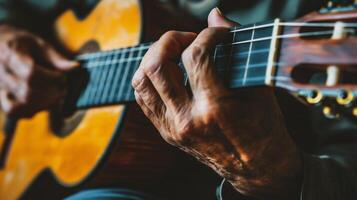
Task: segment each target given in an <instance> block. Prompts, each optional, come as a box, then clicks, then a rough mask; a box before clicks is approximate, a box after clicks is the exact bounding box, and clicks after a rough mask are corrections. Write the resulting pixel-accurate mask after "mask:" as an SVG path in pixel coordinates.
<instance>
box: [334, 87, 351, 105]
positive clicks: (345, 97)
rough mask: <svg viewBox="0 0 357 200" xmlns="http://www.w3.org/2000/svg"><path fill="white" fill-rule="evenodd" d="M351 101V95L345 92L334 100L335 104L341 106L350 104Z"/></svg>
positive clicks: (349, 92)
mask: <svg viewBox="0 0 357 200" xmlns="http://www.w3.org/2000/svg"><path fill="white" fill-rule="evenodd" d="M353 100H354V96H353V93H352V92H351V91H345V90H343V91H341V92H340V93H339V94H338V96H337V98H336V101H337V103H338V104H340V105H343V106H346V105H349V104H351V103H352V101H353Z"/></svg>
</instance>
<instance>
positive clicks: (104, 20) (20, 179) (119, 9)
mask: <svg viewBox="0 0 357 200" xmlns="http://www.w3.org/2000/svg"><path fill="white" fill-rule="evenodd" d="M55 29H56V32H57V33H58V38H59V40H60V42H61V43H62V44H64V46H65V47H66V48H67V49H68V50H71V51H73V52H76V51H78V50H79V49H80V48H81V47H82V46H83V45H84V44H85V43H86V42H88V41H90V40H95V41H96V42H97V43H98V44H99V45H100V48H101V49H103V50H106V49H112V48H119V47H125V46H130V45H135V44H137V43H138V42H139V39H140V33H141V12H140V6H139V2H138V0H103V1H101V2H100V3H99V4H98V5H97V6H96V8H95V9H94V10H93V11H92V12H91V13H90V15H89V16H87V17H86V18H85V19H84V20H83V21H79V20H78V19H77V18H76V17H75V15H74V13H73V12H72V11H68V12H65V13H64V14H63V15H62V16H61V17H60V18H59V20H58V21H57V22H56V23H55ZM123 109H124V106H111V107H104V108H95V109H90V110H88V111H87V112H86V114H85V116H84V118H83V119H82V122H81V123H80V125H79V126H78V127H76V128H75V130H74V131H72V132H71V133H70V134H69V135H68V136H67V137H63V138H62V137H57V136H56V135H55V134H53V132H52V130H51V128H50V127H49V123H48V122H49V117H48V116H49V114H48V112H41V113H39V114H37V115H36V116H34V117H33V118H31V119H27V120H20V121H19V124H18V126H17V128H16V133H15V137H14V140H13V143H12V146H11V149H10V151H9V155H8V158H9V159H8V160H7V161H6V166H5V168H3V169H1V170H0V199H2V200H11V199H17V198H19V197H20V195H21V193H22V192H23V191H24V190H25V189H26V188H27V187H28V186H29V185H30V184H31V182H32V181H33V180H34V179H35V178H36V176H38V175H39V173H40V172H42V171H43V170H44V169H47V168H50V169H51V171H52V172H53V173H54V175H55V177H56V178H57V179H58V181H59V182H61V183H62V184H64V185H75V184H78V183H80V182H81V181H82V180H84V179H85V178H86V177H87V175H88V174H90V173H91V171H92V170H93V168H94V166H95V165H96V164H97V162H98V160H99V159H100V158H101V156H102V155H103V153H104V151H105V149H106V147H107V146H108V144H109V143H110V141H111V139H112V137H113V134H114V131H115V129H116V126H117V123H118V120H119V119H120V118H121V117H122V114H123ZM0 123H1V126H2V127H3V125H4V115H3V114H0ZM1 130H2V129H1ZM4 137H5V136H4V133H2V132H1V133H0V145H1V146H2V145H3V140H4Z"/></svg>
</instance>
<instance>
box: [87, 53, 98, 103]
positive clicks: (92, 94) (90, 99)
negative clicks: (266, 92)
mask: <svg viewBox="0 0 357 200" xmlns="http://www.w3.org/2000/svg"><path fill="white" fill-rule="evenodd" d="M98 60H99V58H95V60H94V62H93V64H94V65H95V64H96V62H98ZM90 74H91V75H92V76H91V79H90V82H91V84H90V85H89V94H88V100H87V102H88V103H89V104H93V99H94V97H95V94H96V93H97V91H98V80H99V79H100V75H101V70H100V69H99V70H98V68H93V70H92V71H91V72H90Z"/></svg>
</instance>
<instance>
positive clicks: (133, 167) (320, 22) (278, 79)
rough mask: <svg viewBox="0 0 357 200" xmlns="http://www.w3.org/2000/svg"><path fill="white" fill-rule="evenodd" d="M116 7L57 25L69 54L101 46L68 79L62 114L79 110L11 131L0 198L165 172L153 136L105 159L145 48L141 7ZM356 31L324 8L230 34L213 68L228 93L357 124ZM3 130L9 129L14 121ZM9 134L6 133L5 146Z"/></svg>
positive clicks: (128, 136) (344, 15) (351, 21)
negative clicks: (264, 97) (242, 91)
mask: <svg viewBox="0 0 357 200" xmlns="http://www.w3.org/2000/svg"><path fill="white" fill-rule="evenodd" d="M116 2H118V1H114V0H105V1H102V2H101V3H100V4H98V6H97V7H96V9H95V10H94V11H93V12H92V13H91V14H90V15H89V16H88V17H87V18H86V19H84V20H83V21H78V20H76V17H75V15H74V14H73V12H67V13H65V14H64V15H62V16H61V17H60V18H59V20H58V21H57V23H56V30H57V33H58V38H59V39H60V41H62V43H63V44H64V45H65V46H66V47H67V48H68V49H70V50H72V51H74V52H76V51H79V49H81V48H82V47H83V45H85V44H86V45H87V47H88V46H89V49H90V48H91V47H92V46H96V45H98V44H100V45H99V46H100V49H101V50H102V51H98V52H93V53H85V54H79V55H78V56H77V57H76V59H77V60H78V61H79V62H80V63H81V64H82V65H81V67H80V68H79V69H78V70H75V71H74V72H73V73H72V74H71V75H70V76H69V80H70V87H69V88H70V92H69V94H68V98H67V99H66V101H65V102H66V103H65V105H66V108H68V110H80V111H77V112H75V113H74V114H72V116H71V117H70V118H68V119H65V120H63V121H60V122H61V123H57V122H58V120H54V119H57V117H56V114H55V113H49V112H42V113H39V114H37V115H36V116H35V117H33V118H32V119H27V120H20V121H18V122H17V124H16V127H15V128H7V130H10V132H11V130H13V139H12V143H11V145H6V143H3V145H2V146H3V149H6V148H4V147H6V146H8V147H9V148H8V150H7V151H6V152H7V153H6V156H5V161H4V165H3V168H2V169H1V171H0V198H1V199H15V198H18V197H19V196H20V195H21V194H22V193H23V192H24V191H25V189H26V188H28V187H29V185H30V184H31V183H32V182H33V180H34V179H35V178H36V176H38V174H39V173H41V172H42V171H44V170H50V171H51V173H52V174H53V176H54V178H55V179H56V180H57V181H58V182H59V183H61V184H62V185H64V186H67V187H71V186H76V185H78V184H80V183H82V182H84V181H85V180H87V178H88V177H89V175H91V174H93V172H94V170H95V169H97V168H98V164H99V163H101V162H102V161H104V162H106V163H111V165H109V166H111V167H109V170H108V169H105V170H100V172H99V173H102V177H103V178H102V180H108V179H109V180H113V179H115V180H128V181H134V180H135V181H146V180H150V177H148V176H151V175H153V174H154V175H155V177H159V174H160V173H163V171H165V169H167V167H169V166H168V165H169V163H170V158H172V157H170V155H167V154H166V153H168V152H169V151H166V149H164V148H166V146H165V145H164V144H162V142H160V139H159V138H158V136H157V135H156V136H155V135H150V134H145V133H146V132H145V131H142V130H141V129H139V128H137V129H136V132H135V131H129V132H128V131H126V132H121V133H120V134H119V140H118V141H116V142H117V143H118V144H117V146H118V148H117V149H116V150H115V151H111V154H112V155H111V156H110V157H109V160H106V161H105V159H104V158H105V157H106V158H108V157H107V156H105V155H106V152H108V148H109V147H110V146H111V145H110V144H111V143H112V141H113V139H114V138H115V137H116V133H118V130H125V128H126V127H125V126H126V123H124V125H123V123H121V121H122V119H123V117H124V113H125V112H124V111H125V107H124V106H112V105H116V104H120V105H124V104H126V105H127V103H129V102H132V101H134V95H133V89H132V88H131V78H132V76H133V74H134V72H135V70H136V69H137V68H138V66H139V64H140V61H141V59H142V57H143V55H144V54H145V52H146V51H147V50H148V48H149V47H150V45H151V43H141V44H138V43H139V41H140V33H141V32H142V26H141V21H140V20H141V19H142V17H141V14H140V13H141V12H140V9H139V8H140V6H139V2H138V1H134V0H130V1H129V0H128V1H120V3H116ZM99 11H101V12H99ZM103 13H105V14H103ZM108 16H109V18H108ZM124 16H131V18H130V20H129V21H127V20H128V19H127V18H125V17H124ZM119 22H120V23H119ZM113 27H121V28H120V29H119V28H118V29H115V28H113ZM356 30H357V12H356V11H355V7H354V6H351V7H347V8H343V9H342V8H333V7H328V8H326V9H324V10H322V11H320V12H314V13H312V14H309V15H307V16H305V17H303V18H301V19H299V20H296V21H294V22H282V21H281V20H279V19H276V20H274V21H271V22H266V23H257V24H253V25H247V26H240V27H235V28H233V29H232V30H231V32H230V34H229V35H228V36H227V38H226V40H225V41H223V42H222V43H221V44H218V45H217V46H216V48H215V50H214V52H213V55H212V59H213V60H214V62H215V66H216V71H217V74H218V75H219V76H220V77H221V78H222V79H223V80H225V82H226V84H227V87H231V88H249V87H275V88H280V89H284V90H286V91H287V92H289V93H291V94H292V95H294V96H296V97H297V98H298V99H300V100H302V101H303V102H305V103H307V104H312V105H322V107H323V112H324V114H325V115H326V116H327V117H330V118H335V117H338V115H342V114H343V115H346V116H349V117H351V118H353V119H355V118H356V117H357V109H356V101H355V97H356V96H357V79H356V78H355V77H357V68H356V64H357V38H356ZM108 32H109V33H110V36H109V37H108V34H106V33H108ZM112 36H115V37H112ZM93 41H95V42H93ZM131 45H133V46H131ZM128 46H131V47H128ZM118 47H124V48H119V49H117V48H118ZM183 73H184V74H185V72H184V70H183ZM316 78H318V79H319V80H320V81H319V82H318V83H316V81H314V80H315V79H316ZM129 111H130V110H129ZM2 120H3V119H2ZM127 120H132V121H133V122H134V123H133V122H132V121H131V123H130V124H131V125H130V126H131V128H133V127H132V126H134V125H135V126H134V127H138V126H139V127H140V128H144V127H146V126H147V124H141V123H140V122H138V120H139V118H135V117H133V118H129V119H127ZM7 124H8V126H6V127H13V126H10V125H12V123H11V121H10V122H8V123H7ZM9 124H10V125H9ZM5 125H6V124H5ZM121 125H123V127H122V128H120V127H121ZM139 130H141V131H139ZM9 135H10V136H11V135H12V134H9V133H3V134H2V137H4V139H3V141H6V137H9ZM145 158H150V159H145ZM138 163H139V164H138ZM133 172H134V173H133Z"/></svg>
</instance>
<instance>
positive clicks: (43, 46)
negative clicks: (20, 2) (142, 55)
mask: <svg viewBox="0 0 357 200" xmlns="http://www.w3.org/2000/svg"><path fill="white" fill-rule="evenodd" d="M74 66H76V63H75V62H72V61H68V60H67V59H65V58H64V57H63V56H61V55H60V54H59V53H57V52H56V51H55V50H54V49H53V48H52V47H51V46H50V45H49V44H47V43H46V42H45V41H43V40H42V39H40V38H38V37H36V36H35V35H33V34H31V33H28V32H26V31H23V30H21V29H18V28H15V27H11V26H9V25H1V26H0V103H1V109H2V110H3V111H4V112H6V113H7V114H8V115H10V116H15V117H31V116H32V115H34V114H35V113H36V112H38V111H41V110H45V109H51V108H53V107H55V106H59V104H60V103H61V101H62V100H63V98H64V95H65V82H66V81H65V75H64V74H65V72H66V71H67V70H69V69H71V68H73V67H74Z"/></svg>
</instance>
